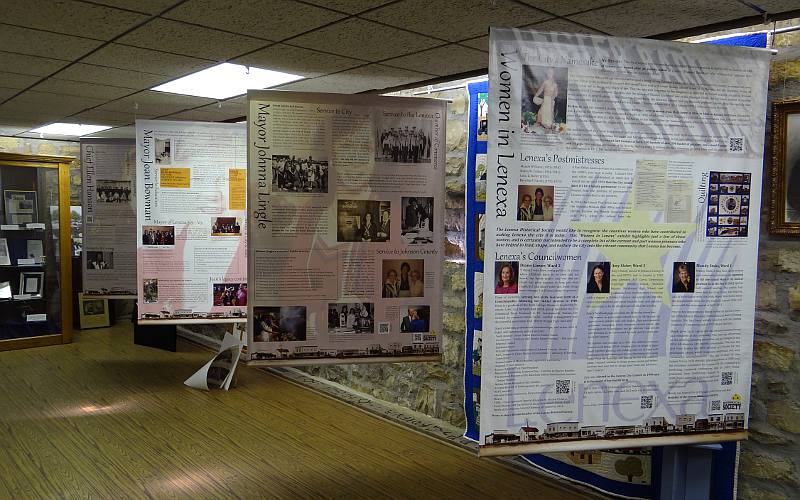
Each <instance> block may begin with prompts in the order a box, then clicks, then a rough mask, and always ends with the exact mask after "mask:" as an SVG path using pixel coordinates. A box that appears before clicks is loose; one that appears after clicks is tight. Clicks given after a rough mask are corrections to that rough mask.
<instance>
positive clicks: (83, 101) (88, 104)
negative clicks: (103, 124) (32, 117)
mask: <svg viewBox="0 0 800 500" xmlns="http://www.w3.org/2000/svg"><path fill="white" fill-rule="evenodd" d="M104 102H105V99H92V98H89V97H76V96H68V95H61V94H50V93H47V92H35V91H32V90H28V91H26V92H23V93H22V94H20V95H18V96H17V97H15V98H13V99H11V100H10V101H7V102H6V103H5V104H4V106H7V107H8V109H11V110H13V109H16V110H18V111H32V112H37V113H38V112H48V111H52V112H53V113H55V114H63V115H69V114H72V113H78V112H80V111H83V110H85V109H87V108H93V107H95V106H98V105H100V104H103V103H104Z"/></svg>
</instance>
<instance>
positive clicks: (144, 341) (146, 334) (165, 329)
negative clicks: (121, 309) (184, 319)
mask: <svg viewBox="0 0 800 500" xmlns="http://www.w3.org/2000/svg"><path fill="white" fill-rule="evenodd" d="M138 315H139V311H138V307H137V306H135V305H134V306H133V317H132V318H131V322H133V343H134V344H136V345H141V346H145V347H154V348H156V349H161V350H162V351H169V352H176V351H177V350H178V347H177V344H178V328H177V326H176V325H148V326H143V325H140V324H139V321H138V319H137V317H138Z"/></svg>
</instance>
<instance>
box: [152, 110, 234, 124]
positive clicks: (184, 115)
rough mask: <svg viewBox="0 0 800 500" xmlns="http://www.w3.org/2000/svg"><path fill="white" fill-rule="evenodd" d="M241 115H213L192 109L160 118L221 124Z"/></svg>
mask: <svg viewBox="0 0 800 500" xmlns="http://www.w3.org/2000/svg"><path fill="white" fill-rule="evenodd" d="M239 116H242V115H234V114H230V113H213V112H209V111H202V110H199V109H192V110H189V111H181V112H178V113H173V114H171V115H166V116H161V117H159V118H163V119H165V120H181V121H197V122H221V121H224V120H229V119H231V118H237V117H239Z"/></svg>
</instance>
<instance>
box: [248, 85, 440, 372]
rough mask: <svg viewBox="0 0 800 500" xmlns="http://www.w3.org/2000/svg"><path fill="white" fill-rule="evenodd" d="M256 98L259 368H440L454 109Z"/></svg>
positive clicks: (252, 123) (253, 307) (253, 234)
mask: <svg viewBox="0 0 800 500" xmlns="http://www.w3.org/2000/svg"><path fill="white" fill-rule="evenodd" d="M248 99H249V111H248V120H247V125H248V151H249V153H248V154H249V170H248V173H249V184H248V186H249V190H250V192H249V197H248V201H249V210H248V216H249V228H250V230H249V243H248V249H249V274H248V278H249V280H248V281H249V283H250V284H251V285H252V289H251V290H250V293H251V301H250V304H248V307H249V308H250V309H249V314H250V318H251V321H250V322H249V323H248V348H249V356H250V359H251V360H259V362H262V363H272V364H303V363H316V364H319V363H337V362H340V363H341V362H348V363H351V362H380V361H397V360H410V361H423V360H436V359H439V357H440V354H439V352H440V345H441V315H442V293H441V290H442V262H443V261H442V259H443V257H444V248H443V244H444V236H443V234H444V233H443V222H444V221H443V214H444V210H443V208H444V170H445V147H444V142H445V141H444V139H445V103H444V102H442V101H436V100H430V99H413V98H389V97H378V96H348V95H341V94H310V93H295V92H275V91H257V92H253V91H251V92H249V93H248Z"/></svg>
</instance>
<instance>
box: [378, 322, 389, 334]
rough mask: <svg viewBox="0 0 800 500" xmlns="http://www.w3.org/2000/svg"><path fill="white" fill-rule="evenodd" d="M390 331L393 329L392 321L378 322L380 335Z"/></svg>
mask: <svg viewBox="0 0 800 500" xmlns="http://www.w3.org/2000/svg"><path fill="white" fill-rule="evenodd" d="M390 331H391V323H388V322H386V323H378V334H379V335H385V334H387V333H390Z"/></svg>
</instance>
